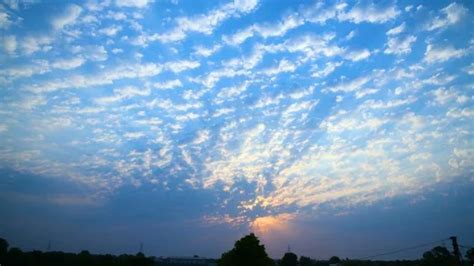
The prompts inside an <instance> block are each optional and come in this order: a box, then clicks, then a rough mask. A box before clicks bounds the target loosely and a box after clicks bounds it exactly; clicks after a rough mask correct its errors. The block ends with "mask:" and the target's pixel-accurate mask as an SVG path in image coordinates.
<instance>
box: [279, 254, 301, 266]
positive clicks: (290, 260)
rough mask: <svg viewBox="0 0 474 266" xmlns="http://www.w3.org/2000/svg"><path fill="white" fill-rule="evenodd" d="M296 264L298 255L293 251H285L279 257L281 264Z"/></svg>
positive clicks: (287, 265) (288, 265)
mask: <svg viewBox="0 0 474 266" xmlns="http://www.w3.org/2000/svg"><path fill="white" fill-rule="evenodd" d="M297 264H298V256H296V254H295V253H291V252H287V253H285V255H283V258H282V259H281V264H280V265H281V266H296V265H297Z"/></svg>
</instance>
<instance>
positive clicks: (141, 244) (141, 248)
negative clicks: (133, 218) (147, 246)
mask: <svg viewBox="0 0 474 266" xmlns="http://www.w3.org/2000/svg"><path fill="white" fill-rule="evenodd" d="M140 253H143V242H140Z"/></svg>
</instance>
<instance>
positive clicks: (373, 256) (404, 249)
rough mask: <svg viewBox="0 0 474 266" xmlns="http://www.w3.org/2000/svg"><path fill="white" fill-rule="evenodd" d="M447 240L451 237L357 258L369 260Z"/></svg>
mask: <svg viewBox="0 0 474 266" xmlns="http://www.w3.org/2000/svg"><path fill="white" fill-rule="evenodd" d="M445 240H449V238H446V239H440V240H437V241H433V242H428V243H423V244H419V245H416V246H411V247H407V248H402V249H397V250H393V251H389V252H384V253H379V254H376V255H372V256H367V257H362V258H358V259H356V260H367V259H372V258H375V257H380V256H385V255H391V254H396V253H400V252H403V251H407V250H411V249H417V248H421V247H425V246H429V245H433V244H437V243H440V242H442V241H445Z"/></svg>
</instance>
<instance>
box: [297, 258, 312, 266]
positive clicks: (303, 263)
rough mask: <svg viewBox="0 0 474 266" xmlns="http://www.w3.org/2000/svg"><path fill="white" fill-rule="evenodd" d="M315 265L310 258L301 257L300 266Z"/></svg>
mask: <svg viewBox="0 0 474 266" xmlns="http://www.w3.org/2000/svg"><path fill="white" fill-rule="evenodd" d="M310 265H313V262H312V261H311V259H310V258H309V257H305V256H301V257H300V266H310Z"/></svg>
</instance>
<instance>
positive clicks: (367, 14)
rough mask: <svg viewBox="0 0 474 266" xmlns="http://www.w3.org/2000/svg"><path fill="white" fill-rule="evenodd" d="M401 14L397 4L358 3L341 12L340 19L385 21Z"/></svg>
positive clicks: (356, 21) (360, 21) (358, 21)
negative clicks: (385, 5) (386, 5)
mask: <svg viewBox="0 0 474 266" xmlns="http://www.w3.org/2000/svg"><path fill="white" fill-rule="evenodd" d="M399 14H400V11H399V10H398V9H397V7H396V6H395V5H391V6H388V7H378V6H376V5H375V4H369V5H367V6H362V5H361V4H356V5H355V6H354V7H353V8H352V9H351V10H350V11H348V12H345V11H343V12H340V13H339V14H338V19H339V20H340V21H351V22H354V23H357V24H358V23H362V22H370V23H384V22H387V21H389V20H392V19H395V18H396V17H397V16H398V15H399Z"/></svg>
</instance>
